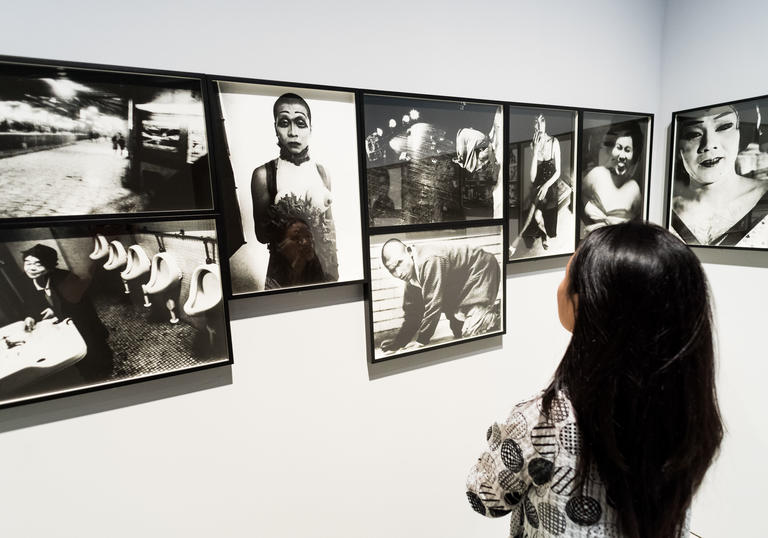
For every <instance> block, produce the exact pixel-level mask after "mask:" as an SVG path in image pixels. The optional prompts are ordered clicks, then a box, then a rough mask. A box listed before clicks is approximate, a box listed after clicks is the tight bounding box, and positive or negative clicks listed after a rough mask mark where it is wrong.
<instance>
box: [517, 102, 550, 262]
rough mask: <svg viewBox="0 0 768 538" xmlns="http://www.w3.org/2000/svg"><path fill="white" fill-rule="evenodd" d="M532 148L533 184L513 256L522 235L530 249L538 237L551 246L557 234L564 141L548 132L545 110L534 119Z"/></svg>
mask: <svg viewBox="0 0 768 538" xmlns="http://www.w3.org/2000/svg"><path fill="white" fill-rule="evenodd" d="M531 149H532V151H533V157H532V158H531V167H530V169H529V170H528V177H529V179H530V181H531V183H532V184H533V185H532V187H533V188H532V190H531V197H530V202H529V204H528V210H527V211H526V217H525V220H524V221H523V224H522V226H520V230H521V231H520V233H519V234H518V235H517V237H516V238H515V239H514V240H513V241H512V243H511V245H510V246H509V257H510V258H511V257H512V256H514V255H515V253H516V252H517V247H518V245H519V243H520V240H521V239H522V240H524V241H525V246H526V248H527V249H528V250H530V249H531V248H533V243H534V241H536V240H537V239H541V248H542V249H543V250H547V249H548V248H549V244H548V243H547V238H551V237H556V236H557V214H558V211H559V206H558V190H557V181H558V179H560V171H561V164H560V163H561V159H560V142H559V141H558V140H557V138H555V137H554V136H550V135H549V134H547V121H546V119H545V118H544V116H543V115H542V114H539V115H537V116H536V119H535V120H534V123H533V137H532V139H531Z"/></svg>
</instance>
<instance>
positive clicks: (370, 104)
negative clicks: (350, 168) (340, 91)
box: [363, 94, 504, 227]
mask: <svg viewBox="0 0 768 538" xmlns="http://www.w3.org/2000/svg"><path fill="white" fill-rule="evenodd" d="M363 108H364V116H365V153H366V169H367V178H366V179H367V183H368V215H369V225H370V226H373V227H376V226H392V225H400V224H426V223H433V222H453V221H459V222H460V221H466V220H471V219H488V218H501V217H502V216H503V186H502V183H503V182H502V162H503V154H502V151H503V148H502V145H503V132H502V131H503V128H504V127H503V115H502V114H503V112H502V110H503V108H502V107H501V106H497V105H491V104H481V103H469V102H464V101H447V100H435V99H415V98H406V97H391V96H384V95H371V94H366V95H365V97H364V107H363Z"/></svg>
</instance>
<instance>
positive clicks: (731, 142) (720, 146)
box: [677, 105, 740, 186]
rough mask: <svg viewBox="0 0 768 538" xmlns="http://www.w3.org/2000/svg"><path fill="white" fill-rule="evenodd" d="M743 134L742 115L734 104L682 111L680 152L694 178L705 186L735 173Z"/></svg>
mask: <svg viewBox="0 0 768 538" xmlns="http://www.w3.org/2000/svg"><path fill="white" fill-rule="evenodd" d="M739 136H740V134H739V115H738V113H737V112H736V109H735V108H734V107H733V106H731V105H725V106H718V107H714V108H708V109H704V110H700V111H698V112H695V113H692V114H681V115H680V116H679V117H678V120H677V151H678V154H679V157H680V159H681V160H682V164H683V168H685V171H686V172H687V173H688V177H690V179H691V181H692V182H694V184H698V185H700V186H703V185H710V184H712V183H715V182H717V181H720V180H721V179H723V178H727V177H729V176H735V175H736V156H737V155H738V153H739Z"/></svg>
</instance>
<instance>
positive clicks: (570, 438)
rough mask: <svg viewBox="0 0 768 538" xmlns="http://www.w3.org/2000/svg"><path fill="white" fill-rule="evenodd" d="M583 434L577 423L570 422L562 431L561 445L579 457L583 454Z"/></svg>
mask: <svg viewBox="0 0 768 538" xmlns="http://www.w3.org/2000/svg"><path fill="white" fill-rule="evenodd" d="M581 443H582V441H581V433H580V432H579V430H578V428H577V427H576V423H575V422H569V423H568V424H566V425H565V426H563V429H562V430H560V444H561V445H563V448H565V449H566V450H567V451H568V452H569V453H571V454H573V455H574V456H578V455H579V454H580V453H581Z"/></svg>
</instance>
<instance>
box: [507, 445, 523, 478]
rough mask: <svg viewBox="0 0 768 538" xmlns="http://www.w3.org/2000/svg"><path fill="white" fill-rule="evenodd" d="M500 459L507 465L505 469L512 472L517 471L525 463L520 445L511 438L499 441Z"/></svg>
mask: <svg viewBox="0 0 768 538" xmlns="http://www.w3.org/2000/svg"><path fill="white" fill-rule="evenodd" d="M501 461H502V462H503V463H504V465H506V466H507V469H509V470H510V471H512V472H513V473H519V472H520V470H521V469H522V468H523V464H524V463H525V460H524V459H523V451H522V450H520V445H518V444H517V443H515V442H514V441H513V440H512V439H505V440H504V442H503V443H501Z"/></svg>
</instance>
